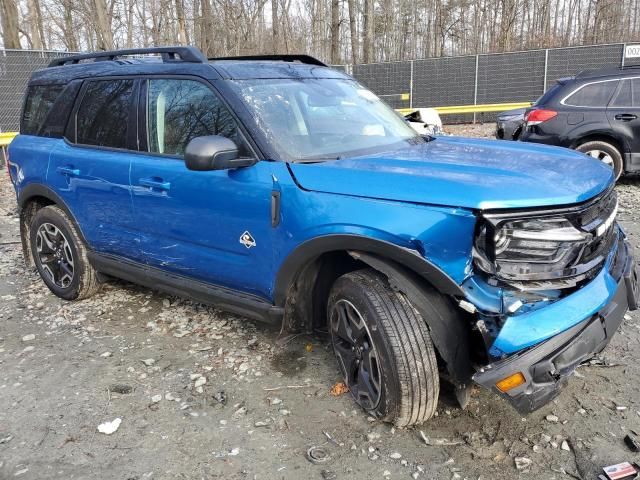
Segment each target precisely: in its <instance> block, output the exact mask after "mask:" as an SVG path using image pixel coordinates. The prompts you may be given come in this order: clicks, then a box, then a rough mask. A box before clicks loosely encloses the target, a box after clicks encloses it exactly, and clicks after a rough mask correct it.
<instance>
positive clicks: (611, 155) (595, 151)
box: [576, 140, 624, 180]
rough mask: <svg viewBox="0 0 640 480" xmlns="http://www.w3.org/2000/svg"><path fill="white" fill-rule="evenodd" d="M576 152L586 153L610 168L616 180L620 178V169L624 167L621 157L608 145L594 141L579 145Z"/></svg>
mask: <svg viewBox="0 0 640 480" xmlns="http://www.w3.org/2000/svg"><path fill="white" fill-rule="evenodd" d="M576 150H578V151H579V152H582V153H586V154H587V155H589V156H591V157H593V158H595V159H596V160H600V161H601V162H602V163H604V164H605V165H607V166H608V167H610V168H612V169H613V171H614V173H615V175H616V180H617V179H618V178H620V175H622V169H623V166H624V164H623V161H622V155H621V154H620V151H619V150H618V149H617V148H616V147H614V146H613V145H611V144H610V143H607V142H603V141H601V140H594V141H591V142H585V143H583V144H582V145H579V146H578V147H577V148H576Z"/></svg>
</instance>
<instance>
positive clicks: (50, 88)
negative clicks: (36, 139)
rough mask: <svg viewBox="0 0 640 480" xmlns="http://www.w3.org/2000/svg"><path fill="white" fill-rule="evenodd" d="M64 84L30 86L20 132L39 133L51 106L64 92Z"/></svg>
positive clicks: (25, 133)
mask: <svg viewBox="0 0 640 480" xmlns="http://www.w3.org/2000/svg"><path fill="white" fill-rule="evenodd" d="M62 89H63V85H36V86H32V87H29V90H28V91H27V98H26V100H25V104H24V112H23V113H22V125H21V127H20V133H22V134H23V135H38V134H39V132H40V129H41V128H42V125H43V124H44V121H45V119H46V118H47V115H48V114H49V112H50V111H51V107H52V106H53V104H54V102H55V101H56V99H57V98H58V95H60V92H62Z"/></svg>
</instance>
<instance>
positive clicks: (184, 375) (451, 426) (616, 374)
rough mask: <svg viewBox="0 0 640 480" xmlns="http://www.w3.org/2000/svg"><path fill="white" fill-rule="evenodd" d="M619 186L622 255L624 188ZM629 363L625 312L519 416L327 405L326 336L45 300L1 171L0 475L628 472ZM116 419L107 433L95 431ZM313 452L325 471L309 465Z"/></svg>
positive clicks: (627, 218)
mask: <svg viewBox="0 0 640 480" xmlns="http://www.w3.org/2000/svg"><path fill="white" fill-rule="evenodd" d="M492 128H493V126H491V125H489V126H484V127H479V126H471V127H468V126H467V127H455V128H454V127H447V130H448V131H450V132H455V133H463V134H473V135H478V136H490V135H491V132H492ZM618 190H619V193H620V200H621V209H620V214H619V218H620V220H621V223H622V225H623V226H624V228H625V229H626V230H627V233H628V235H629V236H630V238H631V241H632V243H633V244H634V245H635V246H636V249H638V239H639V238H640V237H639V235H640V225H639V224H638V216H639V213H638V205H640V180H639V179H637V178H630V179H624V180H623V181H622V182H621V184H620V185H619V186H618ZM639 351H640V315H639V314H638V313H633V314H630V315H628V316H627V317H626V319H625V322H624V325H623V326H622V327H621V329H620V331H619V333H618V335H617V336H616V337H615V338H614V340H613V342H612V344H611V345H610V346H609V348H608V349H607V350H606V351H605V352H604V354H603V356H602V358H600V360H599V361H596V362H593V364H592V365H589V366H583V367H580V368H579V370H578V372H577V374H576V375H575V377H574V378H573V379H572V380H571V381H570V385H569V387H568V388H567V389H566V390H565V391H564V392H563V393H562V395H561V396H560V397H559V398H558V399H557V400H556V401H554V402H552V403H551V404H550V405H548V406H546V407H544V408H542V409H541V410H539V411H537V412H535V413H533V414H531V415H529V416H527V417H525V418H523V417H522V416H520V415H518V414H517V412H516V411H515V410H513V409H512V408H511V407H510V406H509V405H508V404H507V403H505V402H504V401H502V400H500V399H498V398H496V397H495V396H494V395H492V394H490V393H488V392H486V391H483V390H480V389H477V390H476V391H475V392H474V395H473V398H472V401H471V404H470V406H469V408H468V409H467V410H465V411H462V410H460V409H459V408H457V407H456V406H455V403H454V402H453V401H452V399H451V397H450V396H449V395H447V394H444V395H443V396H442V398H441V401H440V405H439V408H438V416H437V417H435V418H434V419H432V420H431V421H429V422H428V423H426V424H424V425H422V426H420V427H418V428H412V429H403V430H401V429H393V428H392V427H390V426H389V425H386V424H383V423H379V422H377V421H375V420H373V419H371V418H367V416H366V415H365V414H364V413H363V412H362V411H361V410H359V409H358V408H356V407H355V405H354V404H353V403H352V401H351V399H350V397H349V395H342V396H337V397H334V396H331V395H330V394H329V390H330V387H331V386H332V385H333V384H334V383H335V382H336V381H337V380H338V376H337V369H336V366H335V364H334V359H333V357H332V354H331V352H330V350H329V348H328V344H327V341H326V339H325V338H322V337H309V336H298V337H294V338H282V337H281V336H279V332H278V331H274V330H270V329H268V328H266V327H264V326H263V325H260V324H254V323H252V322H251V321H248V320H246V319H243V318H241V317H237V316H234V315H230V314H227V313H223V312H220V311H218V310H216V309H214V308H211V307H206V306H203V305H199V304H195V303H192V302H189V301H185V300H182V299H179V298H175V297H170V296H166V295H164V294H161V293H157V292H154V291H151V290H147V289H144V288H141V287H137V286H135V285H131V284H128V283H125V282H115V283H109V284H106V285H104V287H103V288H102V291H101V292H100V293H99V294H97V295H96V296H95V297H93V298H91V299H88V300H85V301H81V302H75V303H69V302H65V301H62V300H60V299H58V298H56V297H54V296H53V295H52V294H51V293H50V292H49V291H48V290H47V288H46V287H45V286H44V284H43V283H42V282H41V281H40V279H39V278H38V276H37V274H35V273H34V272H33V271H31V270H28V269H26V268H25V266H24V264H23V260H22V253H21V248H20V245H19V242H18V219H17V216H16V204H15V197H14V196H13V190H12V188H11V186H10V185H9V181H8V178H7V175H6V169H3V170H0V479H13V478H21V479H38V480H42V479H54V478H55V479H149V478H153V479H212V478H220V479H300V478H304V479H325V480H326V479H333V478H335V479H346V478H349V479H375V478H393V479H404V478H406V479H409V478H420V479H446V480H449V479H463V478H465V479H484V480H491V479H504V480H506V479H513V478H519V477H522V478H535V479H565V478H583V479H594V478H597V474H598V472H599V471H600V469H601V467H602V466H604V465H610V464H613V463H618V462H621V461H625V460H629V461H633V460H635V461H638V460H640V455H638V454H633V453H632V452H631V451H630V450H629V449H627V447H626V446H625V444H624V442H623V438H624V436H625V435H626V434H627V433H628V432H629V431H630V430H635V431H637V432H640V387H639V381H640V380H639V379H640V366H639V363H638V360H639V359H640V353H639ZM117 418H119V419H121V424H120V426H119V429H118V430H117V431H116V432H115V433H113V434H111V435H106V434H104V433H100V432H98V430H97V429H98V425H100V424H103V423H104V422H111V421H113V420H115V419H117ZM421 431H422V433H423V434H424V436H426V437H428V439H429V443H431V445H427V444H426V443H425V441H424V440H423V438H422V435H421ZM443 443H444V444H443ZM311 447H321V448H322V449H323V450H324V453H326V454H327V455H328V456H329V458H328V459H327V461H326V462H324V463H321V464H313V463H311V462H310V461H309V460H308V459H307V458H306V454H307V450H308V449H309V448H311ZM516 458H518V460H517V461H516ZM523 458H524V460H523ZM516 464H518V465H519V466H520V468H517V467H516Z"/></svg>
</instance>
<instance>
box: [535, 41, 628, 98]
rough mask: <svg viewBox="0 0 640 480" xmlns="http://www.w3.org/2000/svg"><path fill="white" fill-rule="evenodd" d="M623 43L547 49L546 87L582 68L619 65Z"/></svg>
mask: <svg viewBox="0 0 640 480" xmlns="http://www.w3.org/2000/svg"><path fill="white" fill-rule="evenodd" d="M623 49H624V45H623V44H621V43H619V44H615V45H591V46H588V47H575V48H554V49H549V63H548V66H547V87H550V86H551V85H552V84H553V82H555V80H557V79H558V78H562V77H569V76H571V75H575V74H576V73H578V72H580V71H582V70H596V69H599V68H606V67H619V66H620V65H621V63H622V52H623Z"/></svg>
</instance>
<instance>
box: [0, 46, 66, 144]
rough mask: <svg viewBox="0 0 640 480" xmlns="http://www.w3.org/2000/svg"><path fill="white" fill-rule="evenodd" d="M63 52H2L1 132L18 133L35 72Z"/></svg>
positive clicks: (0, 63)
mask: <svg viewBox="0 0 640 480" xmlns="http://www.w3.org/2000/svg"><path fill="white" fill-rule="evenodd" d="M64 55H68V54H66V53H62V52H39V51H32V50H0V131H4V132H7V131H16V130H18V128H19V124H20V111H21V110H22V98H23V95H24V91H25V88H26V86H27V83H28V81H29V77H30V76H31V74H32V73H33V71H34V70H38V69H40V68H44V67H46V66H47V65H48V64H49V62H50V61H51V60H52V59H53V58H59V57H61V56H64Z"/></svg>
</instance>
